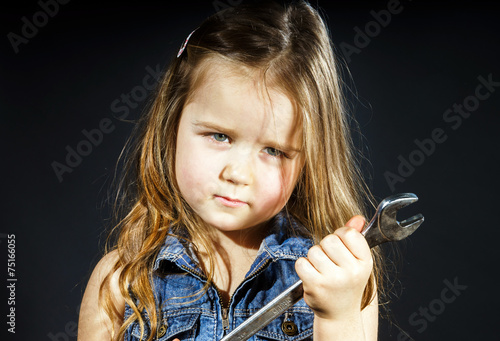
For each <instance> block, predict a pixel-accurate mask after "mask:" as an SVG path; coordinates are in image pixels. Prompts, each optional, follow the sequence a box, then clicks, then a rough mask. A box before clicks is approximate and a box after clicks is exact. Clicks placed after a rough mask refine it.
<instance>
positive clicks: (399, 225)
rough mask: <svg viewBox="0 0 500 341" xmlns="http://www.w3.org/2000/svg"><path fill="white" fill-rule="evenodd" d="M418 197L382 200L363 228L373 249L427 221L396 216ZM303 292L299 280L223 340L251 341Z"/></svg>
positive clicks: (397, 197)
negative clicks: (401, 219) (399, 218)
mask: <svg viewBox="0 0 500 341" xmlns="http://www.w3.org/2000/svg"><path fill="white" fill-rule="evenodd" d="M417 200H418V198H417V196H416V195H415V194H413V193H401V194H395V195H392V196H390V197H387V198H385V199H384V200H382V201H381V202H380V204H379V205H378V207H377V211H376V212H375V215H374V216H373V218H372V219H371V220H370V222H369V223H368V224H367V225H366V227H365V228H364V229H363V231H361V234H363V235H364V236H365V238H366V241H367V242H368V245H369V246H370V248H372V247H374V246H377V245H379V244H382V243H385V242H390V241H398V240H402V239H404V238H406V237H408V236H409V235H411V234H412V233H413V232H415V230H416V229H417V228H418V227H419V226H420V224H422V223H423V221H424V217H423V216H422V215H421V214H417V215H414V216H412V217H411V218H408V219H405V220H403V221H401V222H399V221H398V220H397V219H396V215H397V212H398V211H399V210H400V209H401V208H403V207H405V206H408V205H410V204H412V203H414V202H415V201H417ZM303 294H304V290H303V288H302V281H301V280H298V281H297V282H295V283H294V284H293V285H292V286H291V287H289V288H288V289H287V290H285V291H284V292H282V293H281V294H280V295H279V296H277V297H276V298H275V299H273V300H272V301H271V302H269V303H268V304H266V305H265V306H264V307H262V308H261V309H260V310H259V311H257V312H256V313H255V314H253V315H252V316H251V317H250V318H248V319H247V320H246V321H244V322H243V323H242V324H240V325H239V326H238V327H236V328H235V329H233V331H231V332H230V333H229V334H227V335H226V336H225V337H223V338H222V339H221V340H220V341H234V340H238V341H243V340H247V339H248V338H250V337H251V336H252V335H254V334H255V333H257V332H258V331H259V330H261V329H262V328H264V327H265V326H267V325H268V324H269V323H270V322H271V321H272V320H274V319H275V318H277V317H278V316H280V315H281V314H282V313H283V312H284V311H285V310H286V309H288V308H289V307H291V306H292V305H294V304H295V303H297V302H298V301H299V300H300V299H301V298H302V296H303Z"/></svg>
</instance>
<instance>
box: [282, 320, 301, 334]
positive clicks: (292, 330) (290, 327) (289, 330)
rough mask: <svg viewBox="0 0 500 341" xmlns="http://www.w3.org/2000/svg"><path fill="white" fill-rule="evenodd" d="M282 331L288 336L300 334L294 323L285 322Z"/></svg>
mask: <svg viewBox="0 0 500 341" xmlns="http://www.w3.org/2000/svg"><path fill="white" fill-rule="evenodd" d="M281 330H282V331H283V333H285V334H286V335H288V336H294V335H297V334H298V329H297V325H296V324H295V323H293V322H292V321H284V322H283V323H282V324H281Z"/></svg>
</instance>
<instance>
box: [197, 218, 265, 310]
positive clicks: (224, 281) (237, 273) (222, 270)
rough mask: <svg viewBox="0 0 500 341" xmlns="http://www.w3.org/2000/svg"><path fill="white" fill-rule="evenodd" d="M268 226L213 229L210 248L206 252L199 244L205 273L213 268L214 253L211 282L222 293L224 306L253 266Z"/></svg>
mask: <svg viewBox="0 0 500 341" xmlns="http://www.w3.org/2000/svg"><path fill="white" fill-rule="evenodd" d="M266 230H267V229H265V228H264V225H263V226H261V227H257V228H252V230H244V231H230V232H228V231H220V230H217V229H214V232H215V233H214V234H213V237H212V238H213V242H212V243H213V244H212V248H211V249H212V251H211V252H207V250H205V249H203V248H202V247H201V245H199V244H197V246H198V247H199V255H200V256H201V259H200V260H201V262H202V267H203V270H204V271H205V272H206V273H208V272H209V271H210V266H209V264H210V261H211V257H210V254H212V255H213V258H212V261H213V262H214V263H213V267H214V271H213V273H212V282H213V284H214V285H215V286H216V287H217V289H218V290H219V292H220V293H221V296H222V300H223V304H224V306H227V305H228V302H229V300H230V297H231V295H232V294H233V292H234V291H235V290H236V288H237V287H238V286H239V284H240V283H241V282H242V281H243V279H244V278H245V274H246V273H247V272H248V271H249V270H250V267H251V265H252V263H253V262H254V260H255V257H256V256H257V253H258V250H259V247H260V244H261V243H262V240H263V239H264V237H265V233H264V232H265V231H266Z"/></svg>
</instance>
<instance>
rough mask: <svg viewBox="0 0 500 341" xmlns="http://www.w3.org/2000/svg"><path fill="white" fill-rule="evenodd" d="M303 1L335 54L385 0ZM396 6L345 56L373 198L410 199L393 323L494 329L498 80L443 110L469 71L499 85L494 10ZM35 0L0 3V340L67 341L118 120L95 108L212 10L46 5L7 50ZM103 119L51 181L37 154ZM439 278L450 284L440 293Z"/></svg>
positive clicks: (434, 331)
mask: <svg viewBox="0 0 500 341" xmlns="http://www.w3.org/2000/svg"><path fill="white" fill-rule="evenodd" d="M221 2H222V3H228V1H225V0H221ZM233 2H235V1H233ZM318 5H319V6H320V7H321V8H322V9H323V13H324V15H325V16H326V17H327V21H328V24H329V27H330V30H331V35H332V39H333V41H334V43H335V44H336V45H337V48H338V49H339V50H340V45H341V44H342V43H345V44H350V45H353V46H355V43H354V39H355V35H356V31H355V27H358V28H359V29H360V30H362V31H363V30H364V28H365V25H366V24H367V23H370V22H371V21H374V18H373V16H372V14H370V11H372V10H374V11H375V12H379V11H381V10H383V9H386V8H387V6H388V1H371V2H357V1H349V2H348V1H331V2H327V1H319V2H318ZM400 6H402V10H401V12H400V13H398V14H393V15H392V16H391V22H390V23H389V24H388V25H386V27H382V28H381V30H380V32H378V34H374V36H373V37H372V38H370V39H371V40H370V42H369V44H368V45H367V46H365V47H363V48H361V49H360V51H358V52H359V53H356V54H352V55H351V56H349V57H350V58H349V59H350V62H348V63H347V65H348V67H349V70H350V72H351V74H352V81H350V83H351V88H352V89H353V93H354V94H356V95H355V96H354V95H352V94H351V95H350V98H351V106H352V110H353V113H354V115H355V117H356V119H357V120H358V122H359V124H360V131H361V134H362V136H363V138H362V142H363V144H364V145H365V147H363V152H364V154H365V156H366V157H367V159H368V160H369V162H368V161H367V162H365V164H364V169H365V171H366V174H367V178H368V183H369V185H370V187H371V189H372V191H373V193H374V194H375V196H376V197H377V199H382V198H383V197H385V196H388V195H390V194H392V193H397V192H414V193H416V194H417V195H418V196H419V198H420V201H419V202H418V203H417V204H415V205H413V206H414V207H412V208H408V209H406V210H405V213H404V214H408V215H410V214H412V213H417V212H421V213H423V214H424V215H425V218H426V222H425V223H424V224H423V225H422V227H421V228H420V229H419V230H418V231H417V232H416V233H415V234H414V235H413V236H412V237H411V238H410V239H409V240H407V241H404V242H401V243H399V245H398V248H399V249H400V251H401V252H400V254H401V260H400V261H396V263H398V264H399V267H398V274H397V282H396V287H395V289H394V295H393V302H392V303H391V305H390V307H391V309H392V314H393V322H395V323H397V324H398V325H400V326H401V328H402V329H403V330H405V331H406V332H407V333H409V334H410V335H411V336H412V337H413V338H414V339H416V340H471V339H485V340H486V339H487V340H498V339H500V338H499V337H498V336H497V335H498V332H496V330H497V329H498V328H497V325H496V323H497V320H498V318H499V317H500V316H499V314H498V306H499V303H500V302H499V299H498V294H497V293H496V290H495V289H496V287H497V280H496V276H495V272H496V271H497V269H498V258H499V257H498V248H497V243H498V237H499V233H498V228H499V227H498V221H497V219H496V218H497V211H498V205H497V203H498V200H497V198H496V190H497V177H498V166H497V163H498V161H497V160H498V158H497V146H498V145H499V144H498V140H497V139H498V135H499V130H498V123H499V120H498V114H499V108H500V87H498V86H497V87H493V90H495V91H494V92H491V93H490V95H489V97H488V98H487V99H484V100H480V101H478V102H477V103H478V105H477V108H474V109H475V110H473V112H471V114H470V116H469V117H468V118H466V119H463V120H462V121H461V124H460V125H459V126H458V123H457V121H453V122H446V121H445V120H444V118H443V115H444V113H445V112H446V111H447V110H448V109H452V110H453V105H454V103H457V104H463V103H464V101H467V100H469V101H473V99H471V97H469V96H474V95H475V91H476V87H477V86H478V84H480V82H479V80H478V77H480V76H482V77H483V78H485V79H488V77H490V78H492V79H493V80H494V81H496V82H500V68H499V66H498V61H499V59H500V48H499V45H500V41H499V40H500V39H499V31H500V30H499V27H498V25H499V12H498V11H495V10H494V9H493V8H494V2H491V3H489V2H472V1H470V2H456V1H450V2H429V3H427V2H421V1H415V0H414V1H408V0H406V1H401V5H400ZM39 11H41V7H40V5H39V4H38V3H37V2H36V1H24V2H11V3H10V4H9V7H3V8H2V9H1V11H0V18H1V25H2V26H1V27H2V30H1V34H2V35H3V37H2V38H1V40H0V49H1V55H0V56H1V64H0V67H1V71H0V75H1V80H0V86H1V90H0V96H1V98H0V110H1V115H2V116H1V118H2V120H1V122H2V123H1V137H2V150H3V153H2V154H3V157H2V179H3V181H2V182H3V186H2V187H3V188H2V209H3V212H4V213H3V215H2V226H1V228H0V255H1V257H0V274H1V275H0V286H1V287H2V290H1V293H2V295H1V296H0V307H1V308H0V322H1V323H0V335H2V337H1V338H2V340H5V339H8V340H11V339H12V340H13V339H17V340H28V339H29V340H51V339H52V340H61V341H62V340H76V322H77V320H78V313H77V310H78V306H79V304H80V301H81V298H82V295H83V291H84V289H85V285H86V281H87V280H88V277H89V275H90V273H91V270H92V268H93V266H94V265H95V264H96V262H97V261H98V259H99V257H100V252H101V251H102V245H103V243H102V242H103V239H104V238H105V233H104V231H105V228H106V227H107V226H108V218H109V207H108V205H107V204H106V199H107V197H108V195H109V194H108V190H109V186H110V183H111V180H112V177H113V172H114V167H115V164H116V161H117V158H118V155H119V153H120V151H121V148H122V146H123V145H124V143H125V141H126V139H127V137H128V135H129V134H130V132H131V129H132V124H131V123H127V122H124V121H122V120H120V119H118V117H117V116H120V115H121V114H120V113H118V115H117V113H116V112H114V111H113V109H112V107H111V103H113V101H115V100H116V99H119V98H120V96H121V95H122V94H127V93H130V92H131V91H132V90H133V89H136V90H137V87H138V86H139V87H140V86H141V84H142V83H143V79H144V77H145V76H146V75H147V71H146V67H148V66H149V67H150V68H153V69H155V68H156V67H157V66H158V67H160V68H163V67H164V66H165V65H166V64H167V62H168V61H169V60H170V58H171V57H172V56H173V54H174V53H176V52H177V50H178V48H179V46H180V45H181V43H182V42H183V40H184V39H185V37H186V36H187V35H188V34H189V32H191V31H192V30H193V29H194V28H196V27H197V25H198V24H199V23H200V22H201V20H203V19H204V18H205V17H206V16H208V15H211V14H213V13H214V12H215V11H216V6H215V5H214V2H213V1H190V0H186V1H171V2H166V1H165V2H151V1H123V2H120V3H118V4H114V3H113V4H111V3H98V2H91V1H78V0H74V1H70V2H69V3H67V4H64V5H60V6H59V9H58V13H57V14H55V15H54V17H50V19H49V20H48V21H47V23H45V24H44V25H41V27H40V28H38V32H37V33H36V34H35V35H34V36H33V37H31V38H29V39H28V43H26V44H20V45H19V46H18V49H19V51H18V52H17V53H15V51H14V48H13V46H12V44H11V43H10V42H9V39H8V38H7V37H8V34H9V32H13V33H15V34H18V35H21V34H22V26H23V21H22V17H24V16H25V17H26V18H28V20H29V21H31V22H33V20H32V18H33V15H34V14H36V13H37V12H39ZM344 46H345V45H344ZM480 91H481V94H486V93H487V91H486V90H485V88H482V89H481V90H480ZM137 94H140V92H137ZM147 100H148V99H143V100H142V101H139V102H140V103H139V104H138V106H137V107H136V108H134V109H132V108H131V109H130V114H129V115H128V116H127V120H134V119H136V118H137V117H138V116H139V115H140V113H141V109H142V108H143V107H144V105H145V104H146V103H147ZM468 103H469V104H470V103H472V104H473V102H468ZM115 111H116V110H115ZM122 113H123V112H122ZM453 115H457V114H453ZM454 117H458V116H454ZM103 119H109V120H110V122H112V124H113V127H114V130H113V131H112V132H110V133H108V134H104V135H103V139H102V141H101V142H100V143H99V144H98V145H97V146H94V147H93V149H92V151H91V152H90V153H89V155H87V156H84V157H83V158H82V160H81V162H80V164H79V165H78V166H76V167H73V170H72V172H71V173H65V174H63V175H62V181H59V179H58V177H57V176H56V174H55V172H54V170H53V168H52V165H51V164H52V163H53V162H54V161H56V162H60V163H65V157H66V154H67V150H66V149H65V148H66V146H70V147H71V148H76V147H77V145H78V144H79V143H80V142H81V141H82V140H84V139H85V136H84V135H83V133H82V130H84V129H85V130H87V131H90V130H92V129H95V128H98V127H99V123H100V122H101V121H102V120H103ZM453 127H455V128H456V129H453ZM436 129H442V131H443V132H444V133H443V134H445V135H446V140H445V141H444V142H442V143H436V144H435V148H434V150H432V151H431V152H428V153H427V154H428V155H425V156H424V158H423V159H422V158H421V159H418V158H417V156H418V155H417V154H418V152H415V151H416V150H418V146H417V145H416V143H415V142H414V141H415V139H418V140H419V141H424V140H425V139H429V138H431V137H432V132H433V131H434V130H436ZM429 148H430V147H429ZM412 153H413V154H412ZM410 155H413V156H412V157H413V158H414V161H415V162H418V163H419V164H418V166H415V167H414V170H413V171H412V172H411V174H406V175H405V176H403V180H404V181H403V182H398V183H396V184H395V185H394V187H393V188H391V186H389V185H388V182H387V180H386V178H385V175H384V174H387V173H386V172H392V173H394V174H398V172H399V171H398V166H399V164H400V162H401V161H400V160H401V158H404V159H405V160H409V158H410ZM420 155H424V154H420ZM398 157H399V159H398ZM401 174H402V173H399V175H400V176H401ZM7 234H15V245H16V249H15V251H16V253H15V254H16V268H15V269H16V274H15V276H16V278H17V282H16V291H15V295H16V296H15V298H16V306H15V307H16V329H15V330H16V333H15V334H11V333H8V332H7V328H8V325H7V324H6V322H7V317H6V315H7V314H8V313H9V310H8V309H9V306H8V300H7V294H8V291H7V289H6V286H7V285H8V282H7V278H8V275H7V238H6V235H7ZM446 283H455V284H458V285H459V286H460V288H459V290H458V291H457V292H456V293H455V294H453V293H452V291H446V290H445V288H447V285H446ZM443 290H445V291H444V294H445V296H444V298H445V300H446V301H447V302H443V300H442V298H443V296H442V293H443ZM452 296H455V298H454V299H453V298H452ZM451 300H453V302H450V301H451ZM423 309H429V310H428V313H427V317H425V315H423V314H424V313H423V311H424V310H423ZM424 321H425V324H424ZM380 329H381V332H380V339H381V340H405V339H406V338H404V337H403V336H402V334H401V333H400V331H399V330H398V329H397V328H395V327H392V328H389V326H388V324H387V323H385V322H384V323H382V324H381V328H380ZM3 335H5V336H6V337H5V338H4V336H3ZM398 335H399V336H398Z"/></svg>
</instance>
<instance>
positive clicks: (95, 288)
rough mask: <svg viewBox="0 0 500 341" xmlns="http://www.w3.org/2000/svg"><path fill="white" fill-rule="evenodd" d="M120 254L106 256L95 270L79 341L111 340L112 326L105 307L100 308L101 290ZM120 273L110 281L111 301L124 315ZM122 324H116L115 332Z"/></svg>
mask: <svg viewBox="0 0 500 341" xmlns="http://www.w3.org/2000/svg"><path fill="white" fill-rule="evenodd" d="M117 257H118V254H117V252H116V251H113V252H110V253H109V254H107V255H106V256H104V257H103V258H102V259H101V260H100V261H99V263H98V264H97V265H96V267H95V268H94V271H93V272H92V275H91V276H90V279H89V282H88V284H87V288H86V289H85V293H84V295H83V299H82V304H81V307H80V317H79V321H78V341H87V340H88V341H99V340H103V341H104V340H106V341H109V340H111V330H112V324H111V320H110V319H109V317H108V315H107V314H106V312H105V310H104V308H103V307H101V306H99V289H100V287H101V284H102V283H103V281H104V279H105V278H106V276H107V275H108V274H109V273H110V272H111V271H112V270H113V266H114V265H115V263H116V260H117ZM119 276H120V272H119V271H115V272H114V273H113V274H112V277H111V281H110V290H111V293H112V295H111V300H112V303H113V304H114V305H115V307H116V309H117V310H118V311H119V312H120V313H121V314H122V317H123V313H124V311H125V300H124V299H123V297H122V296H121V294H120V290H119V287H118V278H119ZM120 326H121V322H115V325H114V329H115V332H117V331H118V330H119V328H120Z"/></svg>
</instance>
